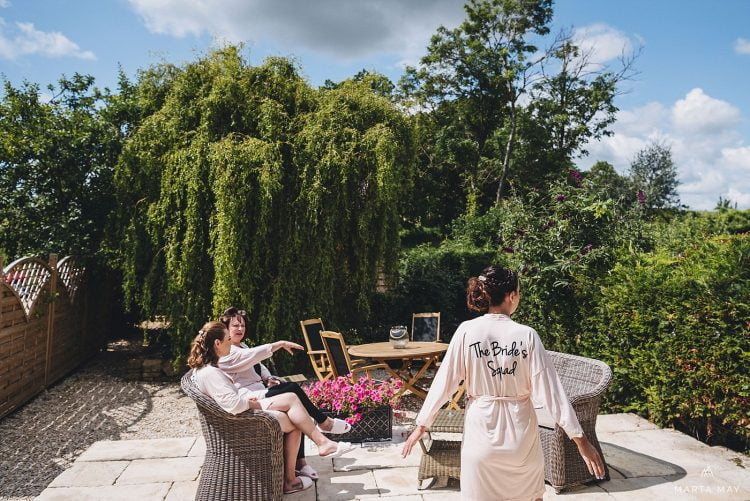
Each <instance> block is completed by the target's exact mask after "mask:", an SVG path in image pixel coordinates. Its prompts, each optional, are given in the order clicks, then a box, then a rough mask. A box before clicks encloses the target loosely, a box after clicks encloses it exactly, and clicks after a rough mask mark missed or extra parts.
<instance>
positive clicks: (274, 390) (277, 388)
mask: <svg viewBox="0 0 750 501" xmlns="http://www.w3.org/2000/svg"><path fill="white" fill-rule="evenodd" d="M282 393H294V394H295V395H297V397H299V399H300V402H302V406H303V407H304V408H305V410H307V413H308V414H310V417H312V418H313V419H314V420H315V421H316V422H317V423H318V424H320V423H322V422H323V421H325V420H326V419H327V416H326V415H325V414H323V412H322V411H321V410H320V409H318V408H317V407H315V404H313V403H312V402H311V401H310V398H309V397H308V396H307V393H305V390H303V389H302V388H301V387H300V385H298V384H297V383H279V384H277V385H274V386H271V387H270V388H268V391H266V397H273V396H276V395H281V394H282ZM304 457H305V436H304V435H302V440H300V443H299V452H298V453H297V459H303V458H304Z"/></svg>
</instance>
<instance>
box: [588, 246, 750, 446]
mask: <svg viewBox="0 0 750 501" xmlns="http://www.w3.org/2000/svg"><path fill="white" fill-rule="evenodd" d="M673 244H674V242H673ZM677 247H678V246H676V245H675V246H674V248H671V247H667V246H663V247H660V248H659V249H657V250H655V251H653V252H649V253H632V254H630V255H627V256H623V258H622V260H621V261H620V262H619V263H618V264H617V265H616V266H615V267H614V269H613V270H612V272H611V274H609V275H608V276H607V277H606V278H604V280H603V281H602V284H601V290H600V294H599V296H598V297H597V299H596V302H597V306H596V308H595V309H594V312H593V315H591V316H590V317H588V318H587V319H586V320H585V322H584V335H583V339H584V344H585V345H586V349H587V351H588V354H590V355H591V356H595V357H597V358H600V359H602V360H604V361H605V362H607V363H608V364H610V366H611V367H612V369H613V372H614V375H615V377H614V381H613V384H612V386H611V387H610V390H609V392H608V394H607V397H606V406H607V408H608V409H609V410H610V411H635V412H638V413H641V414H645V415H646V416H648V418H649V419H651V420H653V421H654V422H655V423H657V424H659V425H672V426H676V427H678V428H681V429H685V430H689V431H690V432H691V433H693V434H696V435H697V436H699V437H700V438H702V439H704V440H719V441H722V442H725V443H726V442H729V443H731V441H732V436H738V435H740V434H741V433H743V431H742V430H743V428H745V427H746V426H747V425H748V424H750V422H749V421H748V404H749V403H750V398H749V397H750V372H748V366H749V365H750V323H748V321H747V319H748V318H750V300H749V299H748V298H749V297H750V294H748V292H749V291H750V236H748V235H736V236H726V235H725V236H714V237H711V238H706V239H700V238H698V239H693V240H687V241H683V243H682V245H681V246H679V247H681V248H677Z"/></svg>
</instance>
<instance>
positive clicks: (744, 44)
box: [734, 38, 750, 54]
mask: <svg viewBox="0 0 750 501" xmlns="http://www.w3.org/2000/svg"><path fill="white" fill-rule="evenodd" d="M734 51H735V52H736V53H737V54H750V40H747V39H745V38H738V39H737V40H735V41H734Z"/></svg>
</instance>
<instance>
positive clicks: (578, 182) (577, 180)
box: [570, 169, 583, 186]
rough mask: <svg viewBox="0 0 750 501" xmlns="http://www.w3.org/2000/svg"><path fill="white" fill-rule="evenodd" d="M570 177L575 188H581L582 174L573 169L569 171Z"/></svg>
mask: <svg viewBox="0 0 750 501" xmlns="http://www.w3.org/2000/svg"><path fill="white" fill-rule="evenodd" d="M570 177H571V178H572V179H573V181H574V182H575V183H576V186H581V181H583V174H581V173H580V172H579V171H577V170H575V169H571V171H570Z"/></svg>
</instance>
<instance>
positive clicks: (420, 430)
mask: <svg viewBox="0 0 750 501" xmlns="http://www.w3.org/2000/svg"><path fill="white" fill-rule="evenodd" d="M425 430H426V428H425V427H424V426H417V427H416V428H414V431H413V432H411V435H409V438H407V439H406V442H404V448H403V449H401V457H402V458H405V457H406V456H408V455H409V454H411V450H412V448H413V447H414V444H416V443H417V441H418V440H419V439H420V438H422V435H424V432H425Z"/></svg>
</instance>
